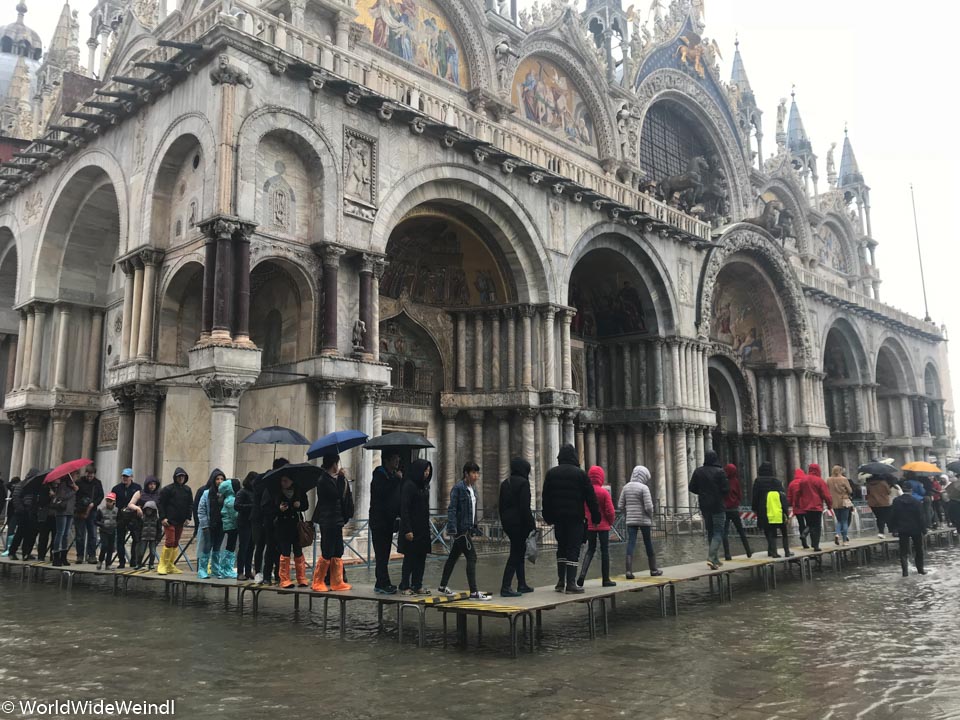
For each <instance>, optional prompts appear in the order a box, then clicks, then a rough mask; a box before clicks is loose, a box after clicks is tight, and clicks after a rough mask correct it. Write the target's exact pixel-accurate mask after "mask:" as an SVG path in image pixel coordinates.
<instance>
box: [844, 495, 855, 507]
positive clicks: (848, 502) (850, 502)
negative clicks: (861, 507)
mask: <svg viewBox="0 0 960 720" xmlns="http://www.w3.org/2000/svg"><path fill="white" fill-rule="evenodd" d="M843 506H844V507H845V508H852V507H853V500H851V499H850V498H848V497H845V498H844V499H843Z"/></svg>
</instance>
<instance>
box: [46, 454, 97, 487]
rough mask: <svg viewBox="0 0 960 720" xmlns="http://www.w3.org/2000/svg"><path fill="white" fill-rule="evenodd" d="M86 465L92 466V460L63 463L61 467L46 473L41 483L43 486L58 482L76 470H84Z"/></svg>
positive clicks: (82, 459) (83, 459)
mask: <svg viewBox="0 0 960 720" xmlns="http://www.w3.org/2000/svg"><path fill="white" fill-rule="evenodd" d="M87 465H93V460H86V459H85V458H80V459H79V460H71V461H70V462H65V463H64V464H63V465H58V466H57V467H55V468H54V469H53V470H51V471H50V472H49V473H47V477H46V479H45V480H44V481H43V484H44V485H46V484H47V483H51V482H54V481H55V480H59V479H60V478H62V477H65V476H67V475H69V474H70V473H75V472H76V471H77V470H80V469H82V468H85V467H86V466H87Z"/></svg>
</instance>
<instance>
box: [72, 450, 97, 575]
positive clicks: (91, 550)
mask: <svg viewBox="0 0 960 720" xmlns="http://www.w3.org/2000/svg"><path fill="white" fill-rule="evenodd" d="M102 502H103V483H101V482H100V480H99V479H97V469H96V468H95V467H94V466H93V465H88V466H87V467H86V469H85V470H84V473H83V476H82V477H81V478H80V479H79V480H77V505H76V508H77V509H76V515H75V516H74V527H75V529H76V532H75V535H74V537H75V538H76V546H77V564H79V563H82V562H86V563H87V564H88V565H93V564H95V563H96V562H97V508H98V507H100V503H102Z"/></svg>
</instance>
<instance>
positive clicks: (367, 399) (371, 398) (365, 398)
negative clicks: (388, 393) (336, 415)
mask: <svg viewBox="0 0 960 720" xmlns="http://www.w3.org/2000/svg"><path fill="white" fill-rule="evenodd" d="M357 392H358V393H359V394H360V404H361V405H377V404H379V403H380V397H381V395H382V394H383V387H382V386H380V385H360V386H358V387H357Z"/></svg>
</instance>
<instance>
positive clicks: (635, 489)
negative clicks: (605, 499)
mask: <svg viewBox="0 0 960 720" xmlns="http://www.w3.org/2000/svg"><path fill="white" fill-rule="evenodd" d="M617 508H618V509H619V510H620V512H621V513H626V516H627V527H651V526H652V525H653V510H654V508H653V494H652V493H651V492H650V471H649V470H648V469H647V468H646V467H644V466H643V465H637V466H636V467H635V468H634V469H633V472H632V473H630V482H628V483H627V484H626V485H624V486H623V490H621V491H620V499H619V500H618V501H617Z"/></svg>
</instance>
